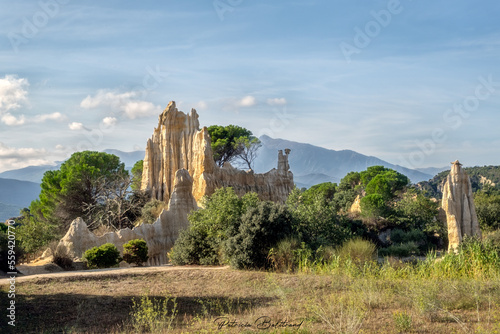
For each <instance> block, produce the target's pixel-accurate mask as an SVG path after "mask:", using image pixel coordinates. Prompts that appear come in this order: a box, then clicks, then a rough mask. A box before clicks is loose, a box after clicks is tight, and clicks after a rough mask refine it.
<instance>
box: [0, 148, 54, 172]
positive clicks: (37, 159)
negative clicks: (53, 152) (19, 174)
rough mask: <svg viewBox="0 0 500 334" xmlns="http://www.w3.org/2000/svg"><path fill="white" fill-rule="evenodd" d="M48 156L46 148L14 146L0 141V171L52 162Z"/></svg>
mask: <svg viewBox="0 0 500 334" xmlns="http://www.w3.org/2000/svg"><path fill="white" fill-rule="evenodd" d="M46 156H47V151H46V150H45V149H35V148H13V147H8V146H7V145H5V144H4V143H2V142H0V171H5V170H11V169H17V168H22V167H26V166H37V165H48V164H51V162H50V161H48V160H46V159H45V157H46Z"/></svg>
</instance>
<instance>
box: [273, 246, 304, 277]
mask: <svg viewBox="0 0 500 334" xmlns="http://www.w3.org/2000/svg"><path fill="white" fill-rule="evenodd" d="M299 248H300V241H299V240H298V239H297V238H286V239H283V240H281V241H280V242H278V244H277V245H276V246H275V247H273V248H271V249H270V250H269V255H268V260H269V262H270V265H271V266H272V268H273V269H274V270H275V271H278V272H294V271H295V270H296V269H297V268H298V266H299V260H298V257H297V250H298V249H299Z"/></svg>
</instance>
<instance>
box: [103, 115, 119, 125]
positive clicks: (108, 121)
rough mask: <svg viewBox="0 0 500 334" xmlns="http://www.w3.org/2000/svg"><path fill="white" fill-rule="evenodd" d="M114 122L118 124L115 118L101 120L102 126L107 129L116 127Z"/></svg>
mask: <svg viewBox="0 0 500 334" xmlns="http://www.w3.org/2000/svg"><path fill="white" fill-rule="evenodd" d="M116 122H118V120H117V119H116V118H115V117H104V118H103V120H102V124H104V125H106V126H108V127H109V126H114V125H116Z"/></svg>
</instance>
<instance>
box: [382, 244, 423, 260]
mask: <svg viewBox="0 0 500 334" xmlns="http://www.w3.org/2000/svg"><path fill="white" fill-rule="evenodd" d="M419 253H420V251H419V248H418V245H417V243H416V242H414V241H408V242H404V243H398V244H396V243H394V244H392V245H390V246H389V247H387V248H380V249H379V250H378V255H379V256H381V257H386V256H394V257H407V256H411V255H418V254H419Z"/></svg>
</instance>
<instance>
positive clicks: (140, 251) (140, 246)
mask: <svg viewBox="0 0 500 334" xmlns="http://www.w3.org/2000/svg"><path fill="white" fill-rule="evenodd" d="M148 258H149V257H148V245H147V244H146V241H144V239H135V240H130V241H129V242H127V243H126V244H124V245H123V260H124V261H125V262H127V263H135V264H137V265H138V266H140V265H142V264H143V263H144V262H146V261H147V260H148Z"/></svg>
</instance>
